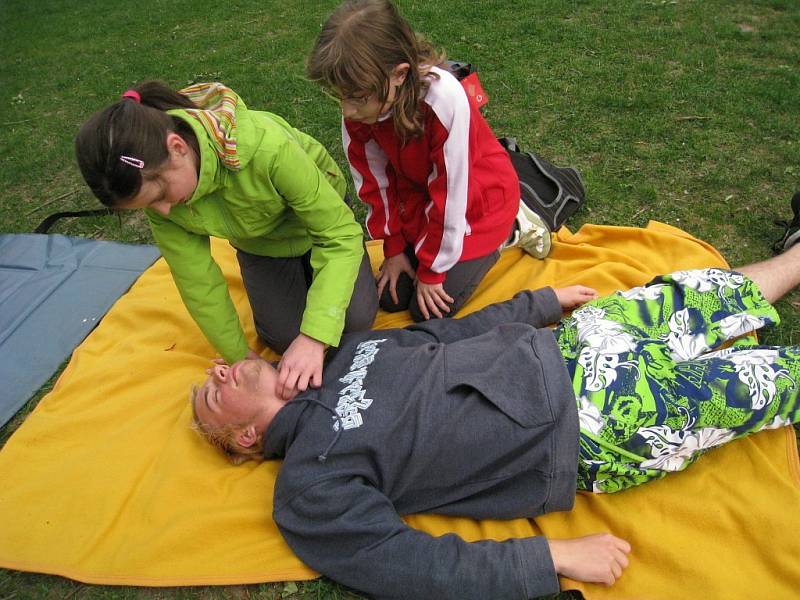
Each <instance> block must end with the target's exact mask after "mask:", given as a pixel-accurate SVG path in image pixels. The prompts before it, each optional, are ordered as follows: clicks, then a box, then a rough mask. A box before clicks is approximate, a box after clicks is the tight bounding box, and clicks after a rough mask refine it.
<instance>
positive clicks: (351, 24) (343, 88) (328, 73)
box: [308, 0, 445, 140]
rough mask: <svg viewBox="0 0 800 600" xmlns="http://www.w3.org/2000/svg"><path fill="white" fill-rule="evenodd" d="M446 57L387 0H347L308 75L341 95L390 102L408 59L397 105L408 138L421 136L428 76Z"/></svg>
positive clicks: (401, 131) (322, 37) (325, 29)
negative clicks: (397, 72) (394, 78)
mask: <svg viewBox="0 0 800 600" xmlns="http://www.w3.org/2000/svg"><path fill="white" fill-rule="evenodd" d="M444 60H445V56H444V53H443V52H440V51H437V50H436V49H434V47H433V46H432V45H431V44H430V43H429V42H428V41H426V40H425V39H424V38H423V37H422V36H418V35H416V34H415V33H414V31H413V30H412V29H411V26H410V25H409V24H408V22H407V21H406V20H405V19H404V18H403V17H402V16H401V15H400V13H399V12H398V11H397V7H395V5H394V4H392V3H391V2H389V1H388V0H348V1H347V2H344V3H343V4H342V5H341V6H339V8H337V9H336V10H335V11H334V13H333V14H332V15H331V16H330V17H329V18H328V20H327V21H326V22H325V24H324V25H323V26H322V31H321V32H320V34H319V37H318V38H317V41H316V43H315V44H314V48H313V50H312V51H311V55H310V57H309V59H308V76H309V78H310V79H311V80H312V81H316V82H317V83H319V84H321V85H322V86H323V87H325V88H328V89H329V90H331V91H332V92H333V93H334V94H335V95H337V96H338V97H340V98H341V97H349V96H352V95H353V94H356V93H359V92H368V93H370V94H375V95H377V97H378V99H379V100H380V101H381V102H385V101H386V98H387V97H388V95H389V79H390V78H391V74H392V71H393V70H394V68H395V67H396V66H397V65H399V64H402V63H408V65H409V69H408V74H407V75H406V78H405V81H404V82H403V84H402V85H401V86H400V87H399V89H398V90H397V99H396V100H395V103H394V126H395V130H396V131H397V133H398V135H399V136H400V138H401V139H402V140H407V139H408V138H409V137H418V136H420V135H422V114H421V112H420V106H419V103H420V100H421V99H422V97H423V96H424V95H425V92H426V91H427V89H428V87H429V85H430V83H429V82H428V81H427V80H426V78H425V76H426V75H428V73H429V71H430V68H431V67H433V66H438V65H440V64H442V63H443V62H444Z"/></svg>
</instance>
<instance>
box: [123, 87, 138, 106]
mask: <svg viewBox="0 0 800 600" xmlns="http://www.w3.org/2000/svg"><path fill="white" fill-rule="evenodd" d="M120 97H121V98H122V99H123V100H124V99H125V98H130V99H131V100H133V101H134V102H136V104H141V103H142V97H141V96H140V95H139V92H137V91H136V90H126V91H125V92H123V93H122V96H120Z"/></svg>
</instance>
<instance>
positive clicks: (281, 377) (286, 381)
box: [275, 333, 325, 400]
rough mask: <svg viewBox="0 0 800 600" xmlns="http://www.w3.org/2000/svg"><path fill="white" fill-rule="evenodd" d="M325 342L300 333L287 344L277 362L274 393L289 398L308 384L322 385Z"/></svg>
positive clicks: (306, 387) (303, 389) (304, 388)
mask: <svg viewBox="0 0 800 600" xmlns="http://www.w3.org/2000/svg"><path fill="white" fill-rule="evenodd" d="M324 358H325V344H323V343H322V342H320V341H317V340H315V339H314V338H311V337H308V336H307V335H305V334H304V333H301V334H300V335H298V336H297V337H296V338H294V341H293V342H292V343H291V344H289V347H288V348H287V349H286V352H284V353H283V356H282V357H281V361H280V362H279V363H278V379H277V380H276V381H275V393H276V394H277V395H278V397H279V398H282V399H284V400H291V399H292V398H294V397H295V396H296V395H297V394H298V393H299V392H304V391H306V390H307V389H308V386H309V385H310V386H311V387H315V388H316V387H319V386H321V385H322V361H323V359H324Z"/></svg>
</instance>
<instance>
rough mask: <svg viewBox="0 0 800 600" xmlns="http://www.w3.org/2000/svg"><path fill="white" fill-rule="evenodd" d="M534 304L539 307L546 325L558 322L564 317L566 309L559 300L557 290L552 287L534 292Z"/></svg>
mask: <svg viewBox="0 0 800 600" xmlns="http://www.w3.org/2000/svg"><path fill="white" fill-rule="evenodd" d="M532 295H533V297H534V305H535V306H536V307H537V308H538V309H539V311H540V313H541V315H542V316H541V318H542V320H543V321H544V323H545V324H546V325H552V324H553V323H558V322H559V321H560V320H561V319H563V318H564V310H563V309H562V308H561V304H559V302H558V296H556V292H555V290H553V288H551V287H545V288H541V289H539V290H535V291H534V292H532Z"/></svg>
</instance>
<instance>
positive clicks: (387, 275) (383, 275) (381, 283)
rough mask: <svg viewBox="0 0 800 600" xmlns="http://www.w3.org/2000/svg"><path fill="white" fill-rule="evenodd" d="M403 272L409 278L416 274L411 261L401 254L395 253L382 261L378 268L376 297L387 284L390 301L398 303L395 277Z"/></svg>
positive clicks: (379, 295)
mask: <svg viewBox="0 0 800 600" xmlns="http://www.w3.org/2000/svg"><path fill="white" fill-rule="evenodd" d="M403 273H405V274H406V275H408V276H409V277H411V279H414V277H416V276H417V274H416V273H415V272H414V269H413V268H412V267H411V261H410V260H408V257H407V256H406V255H405V254H403V253H402V252H401V253H400V254H396V255H394V256H392V257H390V258H387V259H386V260H384V261H383V264H382V265H381V268H380V269H379V270H378V276H377V281H378V298H380V297H381V294H383V288H385V287H386V284H387V283H388V284H389V294H391V296H392V302H394V303H395V304H397V303H398V300H397V279H398V278H399V277H400V275H401V274H403Z"/></svg>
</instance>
